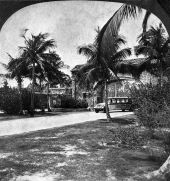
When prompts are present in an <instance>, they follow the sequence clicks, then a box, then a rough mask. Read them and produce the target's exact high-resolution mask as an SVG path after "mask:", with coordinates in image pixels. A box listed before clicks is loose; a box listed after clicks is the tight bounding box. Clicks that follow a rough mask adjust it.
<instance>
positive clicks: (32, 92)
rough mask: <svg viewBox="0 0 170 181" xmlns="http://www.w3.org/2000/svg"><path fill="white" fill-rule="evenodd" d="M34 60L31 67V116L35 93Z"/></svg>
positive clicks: (32, 114)
mask: <svg viewBox="0 0 170 181" xmlns="http://www.w3.org/2000/svg"><path fill="white" fill-rule="evenodd" d="M34 86H35V62H33V69H32V91H31V116H34V94H35V87H34Z"/></svg>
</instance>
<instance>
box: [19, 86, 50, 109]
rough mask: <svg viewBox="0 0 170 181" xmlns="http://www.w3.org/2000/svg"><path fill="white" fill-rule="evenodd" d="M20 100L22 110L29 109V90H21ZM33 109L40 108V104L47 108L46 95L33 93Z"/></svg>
mask: <svg viewBox="0 0 170 181" xmlns="http://www.w3.org/2000/svg"><path fill="white" fill-rule="evenodd" d="M22 101H23V110H27V111H28V112H30V111H31V92H30V91H29V90H27V89H23V90H22ZM34 106H35V109H41V108H42V106H43V107H44V108H47V96H46V95H37V94H35V98H34Z"/></svg>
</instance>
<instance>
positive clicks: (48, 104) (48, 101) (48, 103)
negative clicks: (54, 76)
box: [47, 82, 51, 112]
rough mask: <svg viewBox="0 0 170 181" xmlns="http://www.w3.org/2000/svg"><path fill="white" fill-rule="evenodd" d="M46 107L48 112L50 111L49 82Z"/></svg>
mask: <svg viewBox="0 0 170 181" xmlns="http://www.w3.org/2000/svg"><path fill="white" fill-rule="evenodd" d="M47 109H48V112H51V108H50V83H49V82H48V83H47Z"/></svg>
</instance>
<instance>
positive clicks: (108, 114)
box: [105, 80, 111, 122]
mask: <svg viewBox="0 0 170 181" xmlns="http://www.w3.org/2000/svg"><path fill="white" fill-rule="evenodd" d="M105 108H106V116H107V121H108V122H109V121H111V117H110V113H109V106H108V86H107V80H105Z"/></svg>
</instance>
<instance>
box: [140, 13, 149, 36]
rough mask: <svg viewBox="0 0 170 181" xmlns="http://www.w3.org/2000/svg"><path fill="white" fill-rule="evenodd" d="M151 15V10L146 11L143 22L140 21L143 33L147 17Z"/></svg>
mask: <svg viewBox="0 0 170 181" xmlns="http://www.w3.org/2000/svg"><path fill="white" fill-rule="evenodd" d="M150 16H151V12H150V11H146V13H145V16H144V19H143V22H142V29H143V33H145V32H146V29H147V24H148V19H149V17H150Z"/></svg>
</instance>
